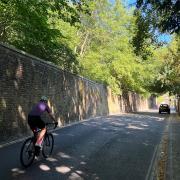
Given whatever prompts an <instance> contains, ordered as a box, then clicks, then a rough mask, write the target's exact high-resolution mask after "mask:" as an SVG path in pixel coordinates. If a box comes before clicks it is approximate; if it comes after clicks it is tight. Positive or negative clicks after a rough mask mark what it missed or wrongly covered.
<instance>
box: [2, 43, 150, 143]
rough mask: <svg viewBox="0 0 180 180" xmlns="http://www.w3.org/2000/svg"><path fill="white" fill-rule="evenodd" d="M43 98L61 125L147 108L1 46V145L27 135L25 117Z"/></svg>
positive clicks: (144, 103)
mask: <svg viewBox="0 0 180 180" xmlns="http://www.w3.org/2000/svg"><path fill="white" fill-rule="evenodd" d="M42 95H45V96H47V97H49V105H50V106H51V108H52V110H53V112H54V114H55V116H56V118H57V119H58V121H59V124H61V125H66V124H69V123H72V122H75V121H80V120H83V119H86V118H89V117H94V116H104V115H109V114H118V113H120V112H130V111H137V110H139V109H146V108H147V106H148V105H147V104H148V103H147V101H146V100H144V99H143V98H142V97H140V96H139V95H137V94H135V93H126V94H123V95H122V96H115V95H113V94H112V92H111V90H110V89H108V88H107V87H105V86H104V85H102V84H98V83H95V82H93V81H90V80H88V79H85V78H82V77H80V76H77V75H74V74H71V73H68V72H65V71H63V70H61V69H59V68H58V67H56V66H55V65H52V64H49V63H47V62H45V61H43V60H41V59H39V58H37V57H34V56H31V55H28V54H26V53H24V52H22V51H19V50H16V49H14V48H12V47H11V48H10V47H8V46H6V45H3V44H0V143H2V142H5V141H11V140H13V139H17V138H19V137H22V136H26V135H28V134H30V130H29V127H28V125H27V114H28V112H29V111H30V109H31V107H32V106H33V105H34V104H35V103H36V102H38V101H39V99H40V97H41V96H42ZM44 118H45V119H46V121H48V119H47V115H45V117H44Z"/></svg>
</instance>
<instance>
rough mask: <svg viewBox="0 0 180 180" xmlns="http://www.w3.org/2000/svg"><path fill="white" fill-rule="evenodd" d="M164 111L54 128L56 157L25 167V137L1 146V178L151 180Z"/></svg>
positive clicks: (162, 126) (109, 117) (99, 119)
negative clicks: (22, 154)
mask: <svg viewBox="0 0 180 180" xmlns="http://www.w3.org/2000/svg"><path fill="white" fill-rule="evenodd" d="M168 116H169V115H166V114H161V115H159V114H158V112H147V113H136V114H121V115H114V116H106V117H97V118H92V119H91V120H88V121H84V122H82V123H78V124H75V125H72V126H68V127H66V128H61V129H58V130H56V131H54V133H53V134H54V138H55V146H54V150H53V154H52V157H50V158H48V159H44V158H43V157H42V156H40V157H39V158H38V159H36V160H35V161H34V163H33V164H32V165H31V167H29V168H27V169H24V168H22V167H21V164H20V161H19V153H20V149H21V146H22V142H19V143H15V144H12V145H9V146H5V147H3V148H0V157H1V161H0V162H1V163H0V179H1V180H8V179H10V180H11V179H18V180H41V179H46V180H50V179H53V180H56V179H58V180H59V179H60V180H66V179H68V180H81V179H82V180H86V179H87V180H146V179H148V178H149V177H150V174H151V169H152V166H153V161H154V156H155V153H156V150H157V149H156V148H157V146H158V144H159V143H160V140H161V137H162V134H163V131H164V128H165V126H166V117H168Z"/></svg>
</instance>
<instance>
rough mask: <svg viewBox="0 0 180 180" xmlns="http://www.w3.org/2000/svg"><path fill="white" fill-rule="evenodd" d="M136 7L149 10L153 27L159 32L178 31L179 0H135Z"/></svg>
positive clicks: (179, 23) (179, 30)
mask: <svg viewBox="0 0 180 180" xmlns="http://www.w3.org/2000/svg"><path fill="white" fill-rule="evenodd" d="M137 7H138V8H141V9H142V10H143V11H147V9H148V11H149V13H150V16H151V18H152V19H155V21H154V20H153V22H156V23H155V24H154V26H155V27H158V28H159V29H160V31H161V32H170V33H174V32H175V33H179V32H180V21H179V19H180V1H179V0H156V1H154V0H137Z"/></svg>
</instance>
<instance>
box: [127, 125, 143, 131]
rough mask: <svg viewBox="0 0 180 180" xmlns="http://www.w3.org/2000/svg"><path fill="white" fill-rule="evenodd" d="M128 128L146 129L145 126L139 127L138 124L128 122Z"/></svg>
mask: <svg viewBox="0 0 180 180" xmlns="http://www.w3.org/2000/svg"><path fill="white" fill-rule="evenodd" d="M127 129H138V130H144V129H145V128H142V127H138V126H135V125H132V124H128V127H127Z"/></svg>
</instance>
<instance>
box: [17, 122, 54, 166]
mask: <svg viewBox="0 0 180 180" xmlns="http://www.w3.org/2000/svg"><path fill="white" fill-rule="evenodd" d="M51 124H54V129H55V128H56V124H55V123H46V127H47V126H49V125H51ZM40 131H41V129H38V128H36V129H33V136H32V137H29V138H27V139H26V140H25V141H24V143H23V145H22V147H21V152H20V162H21V164H22V166H23V167H25V168H27V167H29V166H30V165H31V164H32V163H33V161H34V159H35V143H36V140H37V136H38V133H39V132H40ZM53 147H54V137H53V135H52V133H50V132H48V128H47V130H46V133H45V136H44V139H43V141H42V150H41V151H42V155H43V157H44V158H48V157H49V156H50V155H51V154H52V151H53Z"/></svg>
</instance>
